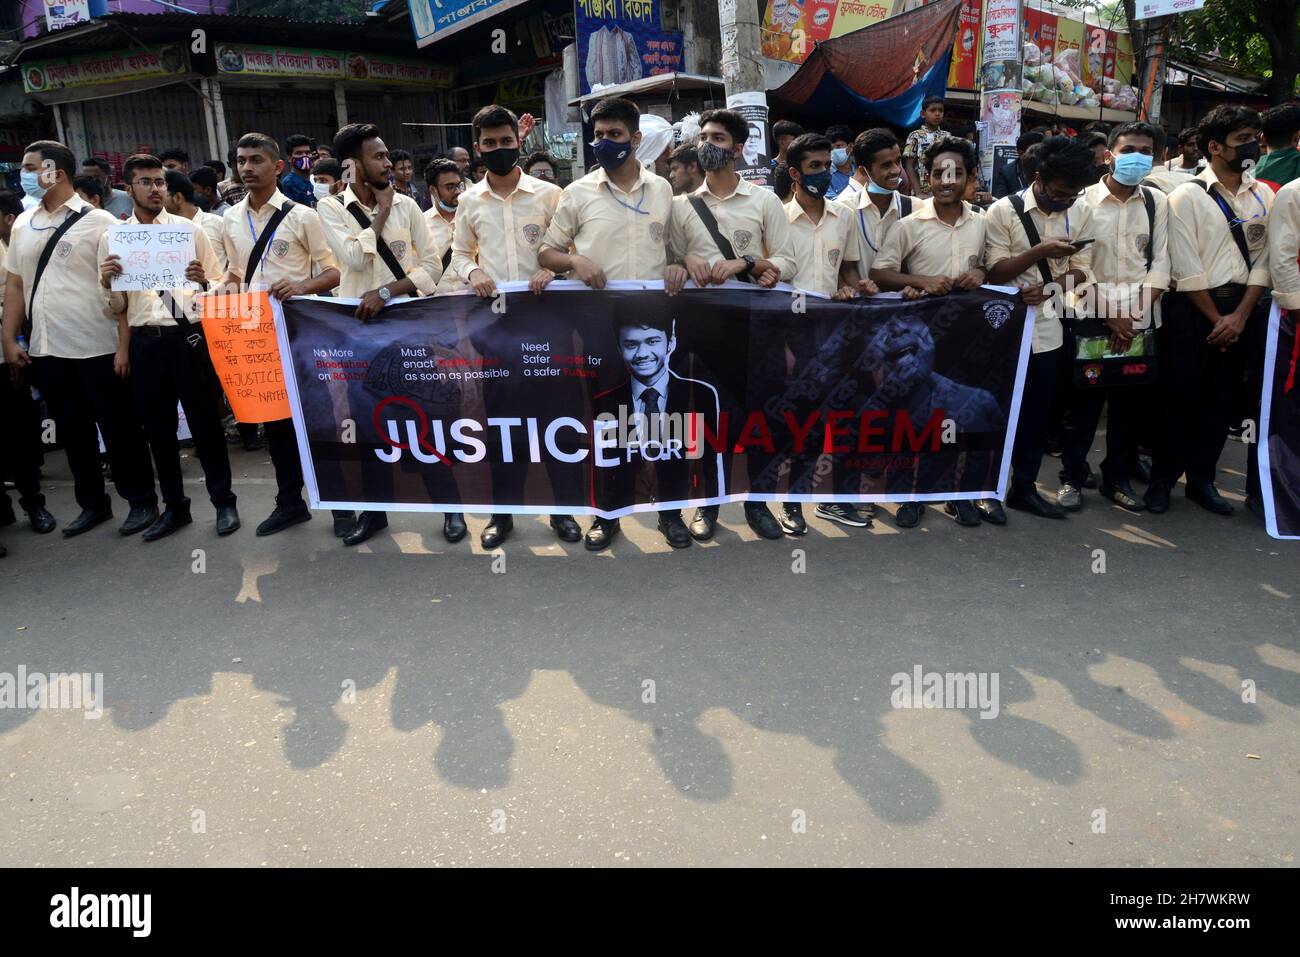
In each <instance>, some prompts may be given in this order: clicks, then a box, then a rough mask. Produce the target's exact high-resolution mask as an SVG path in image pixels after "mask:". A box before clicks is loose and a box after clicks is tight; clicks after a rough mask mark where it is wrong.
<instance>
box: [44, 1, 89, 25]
mask: <svg viewBox="0 0 1300 957" xmlns="http://www.w3.org/2000/svg"><path fill="white" fill-rule="evenodd" d="M89 20H90V0H45V26H46V27H47V28H48V29H50V30H62V29H63V28H64V27H75V26H78V25H80V24H82V23H87V22H89Z"/></svg>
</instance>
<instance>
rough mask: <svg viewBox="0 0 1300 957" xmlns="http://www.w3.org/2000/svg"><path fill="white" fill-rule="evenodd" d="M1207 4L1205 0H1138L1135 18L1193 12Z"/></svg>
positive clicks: (1141, 18)
mask: <svg viewBox="0 0 1300 957" xmlns="http://www.w3.org/2000/svg"><path fill="white" fill-rule="evenodd" d="M1203 6H1205V0H1137V9H1136V10H1135V11H1134V14H1133V19H1134V20H1150V19H1151V18H1152V17H1163V16H1168V15H1169V14H1171V13H1191V12H1193V11H1195V10H1199V9H1201V7H1203Z"/></svg>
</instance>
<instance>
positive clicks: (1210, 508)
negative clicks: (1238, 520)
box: [1186, 482, 1236, 515]
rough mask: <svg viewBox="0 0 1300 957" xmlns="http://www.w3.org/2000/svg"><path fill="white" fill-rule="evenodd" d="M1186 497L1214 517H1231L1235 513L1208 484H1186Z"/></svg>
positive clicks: (1210, 484)
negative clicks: (1211, 513)
mask: <svg viewBox="0 0 1300 957" xmlns="http://www.w3.org/2000/svg"><path fill="white" fill-rule="evenodd" d="M1186 494H1187V497H1188V498H1189V499H1191V500H1192V501H1193V502H1195V503H1196V504H1197V505H1199V506H1201V508H1203V509H1205V510H1206V511H1207V512H1213V513H1214V514H1215V515H1231V514H1232V513H1233V512H1235V511H1236V509H1235V508H1233V507H1232V505H1231V504H1229V503H1228V502H1227V501H1225V500H1224V498H1223V496H1222V495H1220V494H1219V490H1218V489H1217V488H1215V487H1214V485H1213V484H1212V483H1210V482H1204V483H1197V484H1196V485H1192V484H1190V483H1189V484H1188V486H1187V493H1186Z"/></svg>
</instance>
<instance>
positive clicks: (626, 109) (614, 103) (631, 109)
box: [591, 96, 641, 133]
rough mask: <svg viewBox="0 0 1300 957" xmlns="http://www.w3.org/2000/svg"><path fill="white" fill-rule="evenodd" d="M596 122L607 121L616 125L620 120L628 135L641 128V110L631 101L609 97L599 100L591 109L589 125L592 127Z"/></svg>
mask: <svg viewBox="0 0 1300 957" xmlns="http://www.w3.org/2000/svg"><path fill="white" fill-rule="evenodd" d="M597 120H607V121H613V122H615V123H617V122H618V121H620V120H622V121H623V124H624V125H625V126H627V131H628V132H629V133H635V132H636V131H637V130H639V129H640V128H641V110H640V109H638V108H637V105H636V104H635V103H633V102H632V101H631V100H627V99H624V98H623V97H621V96H609V97H606V98H605V99H603V100H601V101H600V102H599V103H597V104H596V105H595V106H594V107H592V109H591V123H592V125H593V126H594V125H595V123H596V121H597Z"/></svg>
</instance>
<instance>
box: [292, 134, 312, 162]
mask: <svg viewBox="0 0 1300 957" xmlns="http://www.w3.org/2000/svg"><path fill="white" fill-rule="evenodd" d="M299 146H306V147H307V148H308V149H313V150H314V149H315V148H316V141H315V140H314V139H312V138H311V137H310V136H304V135H303V134H302V133H291V134H289V135H288V136H286V137H285V138H284V155H285V156H292V155H293V151H294V150H296V149H297V148H298V147H299Z"/></svg>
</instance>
